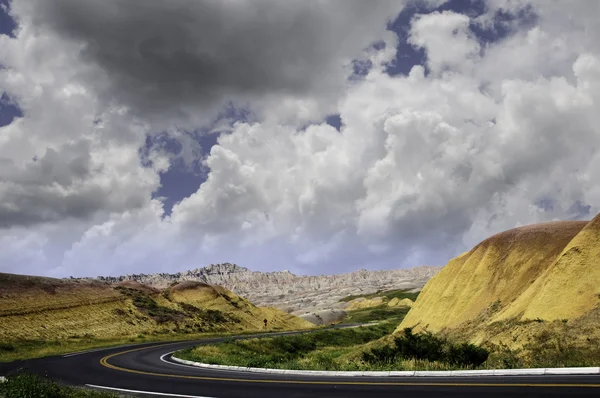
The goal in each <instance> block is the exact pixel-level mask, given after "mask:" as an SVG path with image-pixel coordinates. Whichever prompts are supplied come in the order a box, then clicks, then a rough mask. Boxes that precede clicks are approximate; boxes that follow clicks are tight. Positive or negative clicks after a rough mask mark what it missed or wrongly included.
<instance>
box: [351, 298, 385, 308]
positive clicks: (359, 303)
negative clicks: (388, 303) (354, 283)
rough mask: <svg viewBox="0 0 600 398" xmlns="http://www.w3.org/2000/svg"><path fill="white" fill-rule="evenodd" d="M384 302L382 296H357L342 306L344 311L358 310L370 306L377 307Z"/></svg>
mask: <svg viewBox="0 0 600 398" xmlns="http://www.w3.org/2000/svg"><path fill="white" fill-rule="evenodd" d="M383 302H384V298H383V297H373V298H370V299H369V298H367V299H365V298H362V297H361V298H357V299H354V300H352V301H350V302H349V303H348V306H347V307H346V308H344V309H345V310H346V311H352V310H359V309H362V308H371V307H379V306H380V305H382V304H383Z"/></svg>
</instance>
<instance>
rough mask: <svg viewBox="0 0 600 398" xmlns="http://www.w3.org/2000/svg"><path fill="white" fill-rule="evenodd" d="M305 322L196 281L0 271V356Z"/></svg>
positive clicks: (285, 326) (278, 327)
mask: <svg viewBox="0 0 600 398" xmlns="http://www.w3.org/2000/svg"><path fill="white" fill-rule="evenodd" d="M264 320H267V326H266V327H265V324H264ZM312 326H313V325H312V324H310V323H308V322H306V321H304V320H302V319H300V318H298V317H295V316H293V315H290V314H287V313H285V312H283V311H281V310H278V309H275V308H262V307H257V306H255V305H254V304H252V303H251V302H249V301H248V300H246V299H244V298H242V297H239V296H237V295H235V294H233V293H232V292H230V291H229V290H227V289H225V288H222V287H219V286H212V285H208V284H205V283H200V282H182V283H174V284H172V285H171V286H169V287H167V288H165V289H156V288H152V287H148V286H145V285H142V284H139V283H137V282H133V281H124V282H121V283H118V284H116V285H112V284H108V283H105V282H99V281H93V280H76V279H73V280H66V279H53V278H43V277H34V276H24V275H13V274H0V342H1V344H0V361H8V360H12V359H18V358H22V357H30V356H41V355H47V354H52V353H55V352H60V351H65V350H68V349H69V348H72V349H73V350H75V349H77V348H83V347H87V346H94V345H102V344H105V343H106V344H108V343H110V342H111V341H114V342H117V341H124V339H129V341H133V340H132V339H135V341H144V340H146V339H145V337H148V336H153V337H155V338H156V339H160V338H162V339H165V338H167V337H169V336H187V335H191V334H201V333H243V332H247V331H258V330H284V329H303V328H309V327H312Z"/></svg>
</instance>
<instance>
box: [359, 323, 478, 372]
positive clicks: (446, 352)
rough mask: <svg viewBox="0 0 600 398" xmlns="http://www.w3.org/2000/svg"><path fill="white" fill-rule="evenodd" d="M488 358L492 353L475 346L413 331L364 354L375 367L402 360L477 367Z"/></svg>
mask: <svg viewBox="0 0 600 398" xmlns="http://www.w3.org/2000/svg"><path fill="white" fill-rule="evenodd" d="M488 355H489V352H488V351H487V350H486V349H484V348H482V347H478V346H476V345H474V344H469V343H462V344H452V343H450V342H449V341H448V340H446V339H444V338H441V337H437V336H435V335H433V334H431V333H418V334H415V333H413V331H412V329H411V328H406V329H404V333H403V335H402V336H399V337H396V338H395V339H394V344H393V345H386V346H383V347H378V348H373V349H371V350H370V351H367V352H363V354H362V360H363V361H364V362H366V363H369V364H374V363H393V362H395V361H397V360H403V359H420V360H426V361H430V362H446V363H448V364H452V365H457V366H463V367H470V368H474V367H477V366H480V365H481V364H483V363H484V362H485V361H486V360H487V358H488Z"/></svg>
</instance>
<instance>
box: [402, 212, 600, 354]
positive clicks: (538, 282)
mask: <svg viewBox="0 0 600 398" xmlns="http://www.w3.org/2000/svg"><path fill="white" fill-rule="evenodd" d="M599 294H600V216H597V217H596V218H595V219H594V220H592V221H590V222H589V223H588V222H579V221H565V222H552V223H545V224H539V225H532V226H526V227H521V228H515V229H512V230H509V231H506V232H503V233H500V234H497V235H495V236H492V237H491V238H489V239H486V240H485V241H483V242H481V243H480V244H478V245H477V246H476V247H475V248H473V249H472V250H471V251H469V252H467V253H464V254H462V255H461V256H459V257H457V258H455V259H453V260H451V261H450V262H449V263H448V265H446V267H444V268H443V269H442V270H441V271H440V272H439V273H438V274H437V275H435V276H434V277H433V278H432V279H431V280H430V281H429V282H428V283H427V284H426V285H425V287H424V289H423V291H422V292H421V294H420V295H419V297H418V299H417V301H416V302H415V304H414V305H413V307H412V309H411V310H410V312H409V313H408V314H407V316H406V318H405V319H404V320H403V322H402V323H401V325H400V326H399V327H398V329H397V331H398V330H402V329H403V328H405V327H412V326H416V330H422V329H427V330H429V331H432V332H449V331H453V330H454V331H461V332H460V333H459V334H462V335H463V337H465V338H467V339H468V340H471V341H473V342H476V343H481V342H483V341H496V342H499V341H502V342H503V343H505V344H508V345H510V346H512V347H518V346H520V345H523V344H524V342H525V341H527V338H528V336H529V334H531V333H529V332H527V330H534V329H536V328H538V327H539V325H538V324H539V323H541V321H552V320H562V319H565V320H576V319H580V318H582V317H584V318H585V316H586V314H588V313H589V312H590V311H592V310H594V309H595V308H597V306H598V305H599V304H600V295H599ZM536 320H537V322H534V321H536ZM586 322H588V323H589V320H588V321H586ZM575 323H576V322H574V323H573V324H575ZM502 325H504V326H502ZM595 325H596V326H599V325H600V324H599V323H595Z"/></svg>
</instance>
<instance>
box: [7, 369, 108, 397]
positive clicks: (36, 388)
mask: <svg viewBox="0 0 600 398" xmlns="http://www.w3.org/2000/svg"><path fill="white" fill-rule="evenodd" d="M0 397H7V398H34V397H35V398H118V397H119V395H117V394H112V393H106V392H99V391H93V390H87V389H83V388H76V387H70V386H64V385H62V384H58V383H56V382H54V381H51V380H49V379H46V378H43V377H40V376H37V375H34V374H31V373H27V372H20V373H18V374H15V375H13V376H10V377H8V378H7V379H6V381H4V382H1V383H0Z"/></svg>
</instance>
